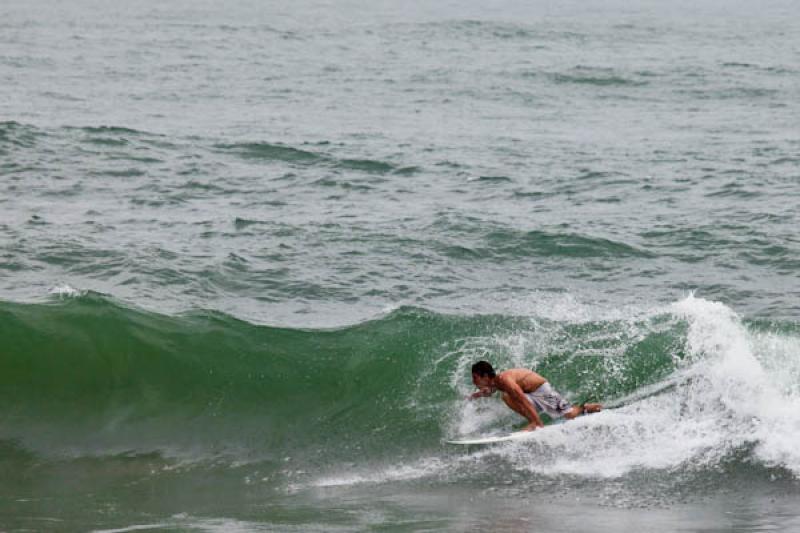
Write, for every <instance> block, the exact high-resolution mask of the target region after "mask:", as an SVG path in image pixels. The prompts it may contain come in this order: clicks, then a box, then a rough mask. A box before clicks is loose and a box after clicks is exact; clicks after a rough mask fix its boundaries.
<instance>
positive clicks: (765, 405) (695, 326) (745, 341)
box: [450, 295, 800, 477]
mask: <svg viewBox="0 0 800 533" xmlns="http://www.w3.org/2000/svg"><path fill="white" fill-rule="evenodd" d="M665 312H668V313H670V314H672V315H673V316H674V317H675V319H678V320H681V321H684V322H685V323H686V324H688V330H687V337H686V341H685V348H684V356H683V357H682V358H677V359H676V370H675V372H674V373H673V375H672V376H670V377H669V378H668V380H667V383H665V384H664V386H663V387H659V386H658V384H656V385H654V388H653V390H655V391H656V392H655V393H654V394H652V395H645V396H644V397H643V398H639V399H633V400H632V403H628V404H626V405H625V406H624V407H621V408H618V409H614V410H609V411H605V412H602V413H599V414H596V415H592V416H589V417H582V418H579V419H576V420H574V421H570V422H569V423H567V424H563V425H559V426H552V427H549V428H547V429H545V430H542V431H541V432H540V434H539V435H537V436H536V438H535V439H532V440H530V441H526V442H524V443H510V444H508V445H505V446H502V447H497V448H494V452H493V453H496V454H499V455H501V456H504V457H505V458H506V459H507V460H509V461H511V462H512V463H513V464H514V466H515V468H518V469H521V470H528V471H531V472H536V473H539V474H546V475H562V474H568V475H581V476H598V477H618V476H622V475H625V474H626V473H629V472H632V471H637V470H647V469H670V468H702V467H705V466H708V465H712V466H713V465H715V464H718V463H719V461H720V460H722V459H723V458H724V457H726V456H727V455H730V454H731V453H734V452H736V451H737V450H740V449H747V448H749V447H752V449H753V452H752V453H753V454H754V456H755V458H756V459H757V460H758V461H760V462H762V463H763V464H765V465H768V466H781V467H784V468H787V469H789V470H790V471H792V472H793V473H794V474H795V475H798V476H800V447H798V446H797V443H798V442H800V339H797V338H793V337H790V336H787V335H786V334H783V333H782V334H780V335H778V334H763V333H753V332H750V331H748V329H747V327H746V326H745V325H744V324H743V323H742V321H741V319H740V318H739V317H738V316H737V315H736V313H735V312H734V311H733V310H731V309H730V308H729V307H727V306H725V305H723V304H721V303H718V302H712V301H708V300H704V299H702V298H696V297H694V296H693V295H690V296H688V297H687V298H685V299H683V300H681V301H679V302H677V303H675V304H672V305H670V306H668V307H665V308H661V309H653V310H651V313H652V316H656V315H659V314H663V313H665ZM642 318H643V316H642V315H641V314H637V315H636V319H637V320H642ZM637 327H640V328H641V326H637ZM638 338H640V337H639V336H637V335H635V334H634V335H632V336H631V337H630V339H631V340H633V341H634V342H635V341H636V340H637V339H638ZM516 342H517V341H516V340H514V341H513V343H516ZM509 351H510V352H512V350H509ZM471 355H472V354H468V356H471ZM517 357H518V356H516V355H514V354H513V353H510V354H507V355H506V356H505V358H501V365H499V366H501V367H503V366H506V365H505V363H506V362H507V361H508V362H514V360H515V359H516V358H517ZM494 359H497V357H495V358H494ZM523 363H527V365H526V366H530V363H531V362H530V361H527V362H526V361H523ZM623 370H624V369H623ZM464 388H465V389H467V390H468V388H469V386H468V384H465V385H464ZM487 403H489V402H487ZM491 403H493V404H495V405H493V406H492V407H488V406H486V405H483V406H472V405H470V406H466V407H464V408H463V409H462V410H461V411H460V413H458V415H459V416H457V422H455V423H453V424H452V426H451V428H450V430H451V432H452V433H455V434H468V433H474V432H475V430H480V429H484V428H486V427H487V426H488V425H489V424H491V422H490V420H491V419H492V418H493V417H495V416H501V415H498V412H497V409H500V410H502V406H501V405H499V404H500V402H491ZM498 406H499V407H498Z"/></svg>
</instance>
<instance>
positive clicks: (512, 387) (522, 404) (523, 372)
mask: <svg viewBox="0 0 800 533" xmlns="http://www.w3.org/2000/svg"><path fill="white" fill-rule="evenodd" d="M472 383H474V384H475V386H476V387H478V392H476V393H474V394H471V395H470V396H469V397H470V398H471V399H475V398H481V397H484V396H491V395H492V394H494V393H495V391H498V390H499V391H502V392H503V401H504V402H505V403H506V405H507V406H508V407H509V408H511V409H512V410H513V411H514V412H517V413H519V414H521V415H522V416H524V417H525V418H526V419H527V420H528V422H530V423H529V424H528V425H527V426H525V427H524V428H523V431H532V430H534V429H536V428H537V427H544V424H542V419H541V418H539V412H542V411H544V412H545V413H547V415H548V416H550V417H551V418H560V417H562V416H563V417H564V418H566V419H569V420H571V419H573V418H575V417H576V416H578V415H582V414H584V413H596V412H597V411H600V410H601V409H602V408H603V406H602V405H600V404H599V403H585V404H582V405H572V404H571V403H570V402H568V401H567V400H565V399H564V397H563V396H561V394H559V393H558V392H557V391H556V390H555V389H554V388H553V387H552V386H550V383H548V382H547V380H546V379H545V378H544V377H542V376H540V375H539V374H537V373H536V372H534V371H533V370H528V369H527V368H512V369H510V370H506V371H504V372H500V373H499V374H496V373H495V371H494V368H492V365H491V364H489V363H488V362H486V361H478V362H477V363H475V364H474V365H472Z"/></svg>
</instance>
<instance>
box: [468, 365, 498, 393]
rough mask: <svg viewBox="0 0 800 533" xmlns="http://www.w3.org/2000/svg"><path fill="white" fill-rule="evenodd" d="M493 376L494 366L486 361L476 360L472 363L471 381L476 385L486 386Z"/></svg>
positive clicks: (479, 386)
mask: <svg viewBox="0 0 800 533" xmlns="http://www.w3.org/2000/svg"><path fill="white" fill-rule="evenodd" d="M494 377H495V372H494V368H492V365H490V364H489V363H488V362H486V361H478V362H477V363H475V364H474V365H472V382H473V383H474V384H475V386H476V387H478V388H482V387H487V386H488V385H489V384H490V383H491V382H492V380H493V379H494Z"/></svg>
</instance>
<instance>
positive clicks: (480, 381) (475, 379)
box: [472, 374, 492, 389]
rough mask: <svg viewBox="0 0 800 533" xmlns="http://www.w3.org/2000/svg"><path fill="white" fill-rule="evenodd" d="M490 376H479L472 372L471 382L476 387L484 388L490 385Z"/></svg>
mask: <svg viewBox="0 0 800 533" xmlns="http://www.w3.org/2000/svg"><path fill="white" fill-rule="evenodd" d="M491 379H492V378H490V377H489V376H480V375H478V374H472V383H473V384H474V385H475V386H476V387H478V388H479V389H485V388H487V387H488V386H489V385H490V381H491Z"/></svg>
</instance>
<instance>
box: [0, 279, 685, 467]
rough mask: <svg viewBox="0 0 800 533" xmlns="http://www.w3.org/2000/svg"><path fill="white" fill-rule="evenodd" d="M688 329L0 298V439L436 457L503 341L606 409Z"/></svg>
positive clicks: (62, 445)
mask: <svg viewBox="0 0 800 533" xmlns="http://www.w3.org/2000/svg"><path fill="white" fill-rule="evenodd" d="M683 334H684V332H683V330H682V327H681V326H680V324H676V323H674V322H672V321H670V320H669V319H667V318H664V317H660V318H659V317H655V318H650V319H648V320H646V321H644V322H641V323H634V324H631V323H630V322H613V321H612V322H590V323H576V324H572V323H559V322H555V321H548V320H544V319H530V318H527V317H514V316H502V315H480V316H459V315H447V314H440V313H435V312H431V311H427V310H424V309H418V308H411V307H404V308H400V309H397V310H395V311H393V312H391V313H389V314H387V315H385V316H382V317H380V318H376V319H374V320H371V321H367V322H364V323H360V324H355V325H352V326H348V327H344V328H339V329H315V330H311V329H289V328H278V327H270V326H263V325H256V324H251V323H248V322H245V321H241V320H238V319H236V318H233V317H231V316H228V315H224V314H221V313H217V312H212V311H194V312H191V313H187V314H184V315H181V316H167V315H161V314H157V313H153V312H148V311H144V310H141V309H134V308H130V307H127V306H124V305H122V304H121V303H119V302H116V301H114V300H112V299H109V298H108V297H105V296H102V295H99V294H96V293H88V294H85V295H82V296H79V297H74V298H66V299H60V300H55V301H53V302H49V303H37V304H23V303H14V302H0V346H2V347H3V348H2V351H1V352H0V426H2V430H0V439H10V440H13V441H17V442H20V443H22V445H23V446H25V447H29V448H31V449H34V450H37V451H41V452H50V453H63V452H64V451H65V450H73V452H72V453H89V452H86V451H85V450H87V449H91V450H92V451H91V453H100V454H103V453H120V452H122V451H136V452H149V451H153V450H157V451H161V450H169V449H189V448H191V449H200V450H202V451H203V453H206V452H209V451H210V452H212V453H227V452H232V450H239V451H241V450H244V453H245V454H262V455H263V454H267V455H268V456H274V457H275V458H278V457H281V456H282V455H284V454H287V453H299V452H300V451H302V453H305V454H307V455H310V456H314V454H317V455H319V456H328V455H330V454H331V453H335V454H336V455H337V458H338V459H342V458H345V459H348V458H349V459H353V458H355V457H363V456H364V454H366V455H367V456H369V457H379V456H383V455H386V454H389V455H392V456H394V457H397V456H398V455H399V456H402V455H403V454H406V453H414V452H415V451H416V452H418V451H420V450H421V449H424V448H433V447H437V446H439V442H440V439H441V438H442V437H443V435H444V433H445V431H446V426H447V423H448V420H449V419H450V418H451V417H452V416H453V415H454V414H455V413H456V412H457V410H458V409H459V408H460V405H461V402H462V401H463V400H462V398H463V394H464V393H465V392H467V391H468V390H469V387H470V377H469V374H468V368H469V366H468V365H469V364H470V363H471V362H473V361H474V360H475V359H478V358H487V357H488V358H490V359H491V360H492V361H493V362H494V363H495V364H496V365H497V366H499V367H501V368H503V367H508V366H511V365H514V364H515V363H518V358H519V353H518V351H517V349H511V348H509V343H508V340H509V339H519V338H526V339H531V340H533V339H541V338H542V337H544V338H546V339H547V347H546V350H541V349H540V348H541V347H539V348H537V346H536V345H535V343H534V344H531V347H530V348H528V349H526V350H527V355H526V356H525V357H526V358H527V359H528V360H530V361H531V362H533V363H535V365H536V368H537V370H539V371H540V372H541V373H543V374H544V375H546V376H547V377H548V378H549V379H550V380H551V381H552V382H553V383H554V384H556V385H557V386H558V388H559V389H561V390H563V391H565V392H567V393H568V394H569V395H570V396H572V397H573V399H576V400H588V399H600V400H607V399H610V398H614V397H622V396H624V395H626V394H630V393H632V392H633V391H636V390H637V389H639V388H641V387H643V386H645V385H647V384H650V383H653V382H655V381H657V380H659V379H661V378H663V377H664V376H666V375H668V374H669V373H670V372H671V371H672V369H673V364H674V358H675V356H676V353H679V351H680V345H682V341H681V339H682V338H683ZM55 436H57V438H55ZM331 442H336V443H338V446H337V447H335V449H334V450H331V447H330V443H331ZM76 449H77V450H79V451H78V452H74V450H76ZM232 453H233V452H232ZM235 453H239V452H235Z"/></svg>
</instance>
